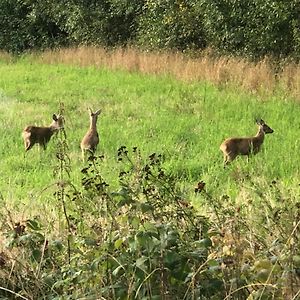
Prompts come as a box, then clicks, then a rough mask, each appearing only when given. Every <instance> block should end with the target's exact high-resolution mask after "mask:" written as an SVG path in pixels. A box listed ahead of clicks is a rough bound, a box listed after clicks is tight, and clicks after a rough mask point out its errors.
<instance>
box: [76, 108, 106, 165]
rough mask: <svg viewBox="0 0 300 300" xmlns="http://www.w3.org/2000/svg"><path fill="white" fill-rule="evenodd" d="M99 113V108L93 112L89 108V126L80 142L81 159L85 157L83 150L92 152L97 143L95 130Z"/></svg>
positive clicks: (97, 138) (97, 135) (97, 137)
mask: <svg viewBox="0 0 300 300" xmlns="http://www.w3.org/2000/svg"><path fill="white" fill-rule="evenodd" d="M100 113H101V110H100V109H99V110H97V111H96V112H94V113H93V112H92V110H91V109H90V108H89V114H90V128H89V130H88V131H87V133H86V134H85V136H84V137H83V139H82V141H81V143H80V148H81V151H82V159H83V160H84V158H85V152H87V151H88V152H90V153H91V154H94V153H95V151H96V149H97V146H98V144H99V134H98V132H97V119H98V115H99V114H100Z"/></svg>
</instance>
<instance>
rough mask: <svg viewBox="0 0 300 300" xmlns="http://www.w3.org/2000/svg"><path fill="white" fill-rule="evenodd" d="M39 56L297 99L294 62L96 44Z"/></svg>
mask: <svg viewBox="0 0 300 300" xmlns="http://www.w3.org/2000/svg"><path fill="white" fill-rule="evenodd" d="M38 57H39V59H40V60H41V61H42V62H44V63H63V64H76V65H80V66H95V67H107V68H110V69H122V70H127V71H131V72H141V73H144V74H168V75H172V76H174V77H175V78H177V79H180V80H185V81H198V80H204V81H209V82H212V83H214V84H216V85H228V84H231V85H233V86H237V87H242V88H243V89H246V90H247V91H250V92H253V93H257V94H259V95H261V96H270V95H272V94H274V93H276V92H278V90H280V91H281V92H283V93H284V94H286V96H287V97H291V98H294V99H296V100H298V101H299V100H300V66H299V65H298V64H295V63H289V64H286V65H285V66H284V67H283V68H282V69H281V71H280V73H278V72H275V70H274V64H272V63H271V62H270V60H268V59H265V60H262V61H260V62H258V63H253V62H249V61H247V60H245V59H238V58H228V57H218V58H216V57H214V56H213V55H211V54H210V52H209V51H208V52H206V53H202V54H201V56H200V57H197V58H191V57H188V56H187V55H184V54H182V53H172V52H169V53H168V52H142V51H139V50H136V49H133V48H127V49H115V50H105V49H103V48H98V47H80V48H68V49H59V50H55V51H46V52H44V53H42V55H39V56H38ZM277 69H278V68H277Z"/></svg>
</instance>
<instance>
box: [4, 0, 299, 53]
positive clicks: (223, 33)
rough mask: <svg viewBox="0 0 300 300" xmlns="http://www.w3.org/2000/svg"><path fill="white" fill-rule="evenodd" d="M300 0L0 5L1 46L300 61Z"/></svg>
mask: <svg viewBox="0 0 300 300" xmlns="http://www.w3.org/2000/svg"><path fill="white" fill-rule="evenodd" d="M299 15H300V1H299V0H291V1H286V0H252V1H245V0H196V1H195V0H101V1H100V0H99V1H97V0H89V1H87V0H51V1H50V0H0V28H1V29H0V49H2V50H5V51H8V52H13V53H21V52H24V51H27V50H32V49H35V50H43V49H46V48H57V47H67V46H77V45H94V46H103V47H123V46H135V47H140V48H142V49H171V50H178V51H190V50H191V51H193V50H203V49H206V48H210V49H213V50H215V51H216V52H218V53H224V54H233V55H239V56H244V57H248V58H251V59H258V58H262V57H264V56H272V57H276V58H285V57H292V58H294V59H298V58H299V53H300V18H299Z"/></svg>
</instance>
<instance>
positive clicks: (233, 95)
mask: <svg viewBox="0 0 300 300" xmlns="http://www.w3.org/2000/svg"><path fill="white" fill-rule="evenodd" d="M0 73H1V77H0V116H1V119H2V126H1V127H0V136H1V143H0V153H1V168H0V191H1V202H2V205H3V207H5V206H6V207H7V208H13V211H14V214H15V215H21V217H22V218H27V217H28V216H32V215H36V214H38V215H41V216H45V217H46V218H47V217H49V213H50V211H51V210H52V209H53V207H54V206H55V203H54V202H53V201H54V200H53V190H54V189H53V186H52V185H53V184H54V183H55V178H54V177H53V170H54V168H55V165H57V160H56V157H55V151H56V150H55V149H56V142H57V138H56V137H53V138H52V140H51V141H50V142H49V145H48V149H47V151H45V152H44V151H42V149H40V150H39V148H38V147H37V146H35V147H34V148H33V149H32V150H30V151H29V152H28V153H27V154H26V156H24V145H23V141H22V138H21V132H22V129H23V128H24V127H25V125H29V124H35V125H40V126H42V125H43V126H44V125H48V124H50V123H51V118H52V114H53V113H57V112H59V110H60V109H62V108H63V111H64V117H65V131H66V135H67V143H68V150H67V152H68V155H69V157H70V159H71V160H70V162H71V173H70V181H72V182H73V183H74V184H75V185H77V184H79V183H80V179H81V176H82V174H81V172H80V170H81V169H82V168H83V167H84V165H85V164H84V163H83V162H82V160H81V151H80V147H79V145H80V141H81V138H82V137H83V135H84V134H85V132H86V130H87V129H88V126H89V116H88V112H87V108H88V107H91V108H93V109H94V110H96V109H102V114H101V115H100V118H99V120H98V131H99V134H100V145H99V147H98V150H97V153H98V154H103V155H104V157H105V158H104V162H103V164H102V168H103V169H101V172H102V174H103V176H104V178H105V179H106V180H107V181H108V182H110V183H111V184H112V185H114V184H116V185H117V182H116V178H117V177H118V172H119V165H118V161H117V149H118V148H119V147H120V146H122V145H125V146H127V147H128V149H131V148H132V147H135V146H137V147H138V148H139V149H140V151H141V153H142V155H144V156H145V157H147V156H148V155H150V154H152V153H154V152H155V153H160V154H162V155H163V165H164V168H165V169H166V170H167V172H169V173H171V174H172V175H174V176H175V177H176V178H177V180H178V185H179V186H180V189H181V190H182V193H183V195H184V197H185V199H187V200H188V201H189V202H191V203H193V205H194V206H196V207H197V208H198V210H200V212H201V213H203V214H208V216H209V217H211V218H212V220H214V218H215V217H216V216H214V213H212V212H213V211H214V210H215V209H216V208H215V207H214V206H211V204H212V203H207V202H206V200H205V199H203V198H202V197H201V196H199V195H198V194H195V193H194V189H195V187H196V186H197V183H198V182H199V181H200V180H203V181H204V182H205V183H206V186H205V189H206V192H207V194H209V195H210V197H211V198H210V199H215V200H214V201H215V204H216V205H217V206H218V209H221V207H222V206H223V207H224V208H226V207H235V208H237V207H244V216H246V218H247V221H246V222H247V223H248V224H249V226H256V227H257V228H260V227H262V228H263V229H262V230H263V231H264V233H260V234H261V236H264V237H267V238H270V237H271V236H272V235H269V233H270V232H269V231H270V228H273V227H272V226H274V224H273V222H272V221H270V219H268V218H269V217H268V214H269V213H270V211H268V212H267V210H268V209H271V210H272V209H274V210H276V209H277V208H280V209H282V207H283V206H284V208H285V210H283V211H284V213H285V216H292V215H293V214H292V212H291V211H288V208H289V207H290V208H291V210H293V207H295V205H296V204H297V203H298V201H299V200H297V199H299V196H300V193H299V184H300V181H299V178H300V177H299V176H300V156H299V153H300V140H299V138H298V136H299V129H300V123H299V115H300V105H299V103H298V102H296V101H294V100H293V99H292V97H291V98H290V99H289V97H288V96H287V95H286V94H284V95H280V94H277V95H276V96H274V95H273V96H269V97H266V98H263V99H262V97H261V96H259V97H258V96H256V95H255V94H251V93H248V92H246V91H243V90H242V89H240V88H236V87H233V86H230V85H229V86H215V85H213V84H212V83H209V82H205V81H191V82H188V83H187V82H184V81H180V80H176V79H174V78H173V77H172V76H171V75H168V76H167V75H159V74H158V75H157V74H156V75H151V74H148V75H146V74H141V73H138V72H128V71H122V70H109V69H106V68H104V67H101V68H99V67H93V66H84V67H80V66H75V65H64V64H44V63H41V62H37V60H34V59H32V58H28V57H27V58H26V57H25V58H22V59H19V60H16V61H7V60H2V61H0ZM257 117H261V118H263V119H264V120H265V121H266V123H267V124H268V125H269V126H270V127H272V128H273V129H274V134H272V135H267V136H266V138H265V142H264V145H263V149H262V151H261V152H260V153H259V154H258V155H256V156H254V157H251V158H250V162H249V163H247V160H246V158H245V157H238V158H237V159H236V160H235V161H234V162H233V163H232V164H231V165H230V166H228V167H227V168H226V169H224V168H223V156H222V153H221V152H220V150H219V145H220V144H221V142H222V141H223V140H224V139H225V138H226V137H230V136H248V135H254V134H255V133H256V131H257V126H256V124H255V121H254V120H255V118H257ZM274 185H276V187H277V188H276V190H274ZM278 195H279V196H278ZM277 196H278V197H279V198H280V199H279V200H278V199H277V200H276V197H277ZM287 202H289V203H287ZM264 209H265V210H264ZM259 213H261V215H259ZM53 214H55V213H53ZM49 218H50V217H49ZM294 221H296V224H297V225H296V227H293V226H295V223H293V222H294ZM282 222H285V221H284V220H282ZM289 222H291V227H290V228H294V229H295V228H296V229H297V227H298V226H299V223H297V220H289ZM292 224H294V225H292ZM219 225H220V224H219ZM279 227H280V228H281V229H280V230H282V227H281V225H280V226H279ZM273 229H274V232H273V233H275V234H276V233H278V232H280V230H279V229H278V230H277V229H276V228H273ZM253 230H255V229H253ZM288 238H289V233H287V237H286V239H285V241H286V240H287V239H288ZM271 239H273V238H270V243H271ZM0 249H1V247H0ZM291 299H292V298H291ZM295 299H296V298H295Z"/></svg>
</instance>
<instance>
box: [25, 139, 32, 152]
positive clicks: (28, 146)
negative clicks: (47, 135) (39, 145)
mask: <svg viewBox="0 0 300 300" xmlns="http://www.w3.org/2000/svg"><path fill="white" fill-rule="evenodd" d="M33 145H34V143H30V141H25V151H26V152H27V151H28V150H30V149H31V148H32V147H33Z"/></svg>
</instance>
